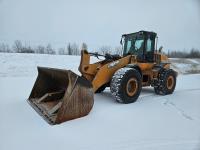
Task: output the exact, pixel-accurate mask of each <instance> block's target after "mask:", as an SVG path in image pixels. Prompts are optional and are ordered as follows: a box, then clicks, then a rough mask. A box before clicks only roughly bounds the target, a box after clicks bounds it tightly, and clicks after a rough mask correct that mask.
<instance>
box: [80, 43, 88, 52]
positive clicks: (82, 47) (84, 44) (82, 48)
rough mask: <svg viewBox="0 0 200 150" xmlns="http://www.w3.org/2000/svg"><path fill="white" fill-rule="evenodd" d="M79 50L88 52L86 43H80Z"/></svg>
mask: <svg viewBox="0 0 200 150" xmlns="http://www.w3.org/2000/svg"><path fill="white" fill-rule="evenodd" d="M81 50H88V46H87V44H86V43H84V42H83V43H82V45H81Z"/></svg>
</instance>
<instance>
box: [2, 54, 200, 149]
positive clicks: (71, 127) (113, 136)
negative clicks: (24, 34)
mask: <svg viewBox="0 0 200 150" xmlns="http://www.w3.org/2000/svg"><path fill="white" fill-rule="evenodd" d="M79 61H80V57H76V56H51V55H32V54H29V55H27V54H0V66H1V69H0V97H1V99H0V114H1V115H2V116H1V119H0V150H18V149H20V150H27V149H31V150H36V149H37V150H40V149H48V150H55V149H56V150H63V149H69V150H72V149H73V150H94V149H98V150H102V149H109V150H110V149H113V150H118V149H120V150H199V149H200V98H199V97H200V74H191V75H179V76H178V81H177V88H176V90H175V92H174V94H172V95H168V96H158V95H155V94H154V92H153V89H152V88H143V91H142V93H141V95H140V97H139V99H138V101H137V102H135V103H133V104H127V105H125V104H119V103H117V102H115V101H114V99H113V98H112V96H111V94H110V92H109V88H108V89H106V90H105V92H103V93H101V94H96V95H95V104H94V107H93V109H92V111H91V112H90V114H89V115H88V116H86V117H83V118H80V119H75V120H72V121H69V122H65V123H63V124H60V125H55V126H50V125H49V124H47V123H46V122H45V121H44V120H43V119H42V118H41V117H40V116H39V115H38V114H37V113H36V112H35V111H34V110H33V109H32V108H31V107H30V106H29V104H28V103H27V102H26V99H27V97H28V96H29V94H30V91H31V89H32V86H33V84H34V82H35V79H36V76H37V69H36V67H37V66H38V65H40V66H49V67H56V68H66V69H71V70H73V71H75V72H78V71H77V67H78V65H79Z"/></svg>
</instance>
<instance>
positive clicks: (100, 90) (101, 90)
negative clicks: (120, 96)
mask: <svg viewBox="0 0 200 150" xmlns="http://www.w3.org/2000/svg"><path fill="white" fill-rule="evenodd" d="M105 88H106V85H102V86H101V87H100V88H98V89H97V90H96V92H95V93H101V92H103V91H104V90H105Z"/></svg>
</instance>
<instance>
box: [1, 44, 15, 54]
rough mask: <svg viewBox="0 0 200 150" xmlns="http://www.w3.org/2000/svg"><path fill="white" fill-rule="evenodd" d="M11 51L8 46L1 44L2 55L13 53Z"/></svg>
mask: <svg viewBox="0 0 200 150" xmlns="http://www.w3.org/2000/svg"><path fill="white" fill-rule="evenodd" d="M11 52H12V51H11V49H10V47H9V45H8V44H4V43H1V44H0V53H11Z"/></svg>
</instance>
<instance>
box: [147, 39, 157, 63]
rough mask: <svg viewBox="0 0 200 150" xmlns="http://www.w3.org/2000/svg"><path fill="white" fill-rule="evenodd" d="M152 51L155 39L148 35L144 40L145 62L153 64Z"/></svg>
mask: <svg viewBox="0 0 200 150" xmlns="http://www.w3.org/2000/svg"><path fill="white" fill-rule="evenodd" d="M154 50H155V37H154V36H152V35H148V36H147V38H146V44H145V51H144V56H145V61H146V62H154Z"/></svg>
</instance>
